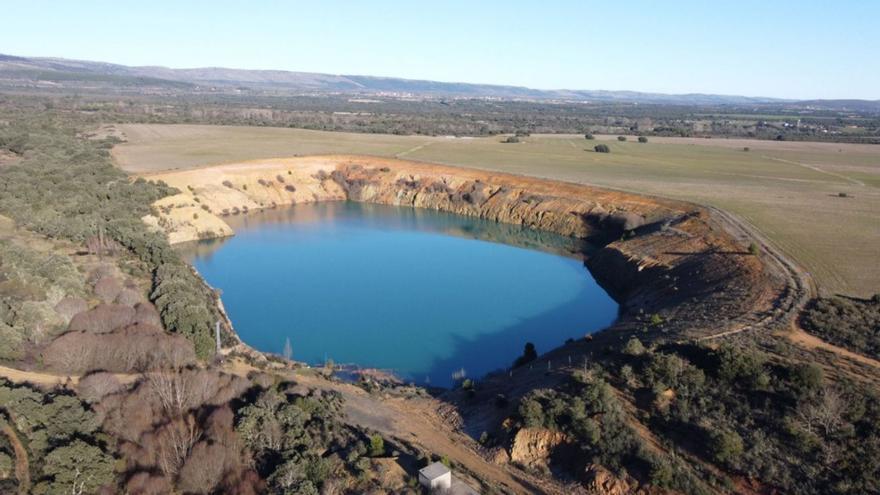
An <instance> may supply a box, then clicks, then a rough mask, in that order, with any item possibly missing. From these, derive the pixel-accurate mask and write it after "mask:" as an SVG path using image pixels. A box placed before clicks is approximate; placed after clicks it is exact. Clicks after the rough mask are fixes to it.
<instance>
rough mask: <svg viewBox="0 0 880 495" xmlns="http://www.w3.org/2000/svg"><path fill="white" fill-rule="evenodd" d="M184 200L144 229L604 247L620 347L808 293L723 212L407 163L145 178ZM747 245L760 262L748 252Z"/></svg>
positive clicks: (244, 167)
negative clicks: (317, 223) (513, 227)
mask: <svg viewBox="0 0 880 495" xmlns="http://www.w3.org/2000/svg"><path fill="white" fill-rule="evenodd" d="M147 177H148V178H149V179H154V180H163V181H165V182H167V183H168V184H170V185H172V186H175V187H177V188H178V189H179V190H180V191H182V192H181V193H180V194H178V195H175V196H172V197H169V198H165V199H163V200H161V201H159V202H157V203H156V204H155V205H154V206H155V208H154V215H152V216H150V217H147V218H146V219H145V220H146V221H147V222H149V223H152V224H154V225H156V226H158V227H161V228H163V229H164V230H165V231H166V232H167V233H168V235H169V238H170V239H171V241H172V242H184V241H189V240H195V239H201V238H211V237H220V236H226V235H232V234H233V232H232V229H231V228H229V226H228V225H227V224H226V223H225V222H224V221H223V217H225V216H229V215H239V214H244V213H247V212H249V211H255V210H259V209H265V208H275V207H280V206H284V205H290V204H296V203H303V202H315V201H338V200H353V201H364V202H371V203H380V204H388V205H401V206H413V207H421V208H431V209H436V210H441V211H447V212H451V213H456V214H461V215H468V216H478V217H481V218H486V219H490V220H496V221H499V222H506V223H513V224H521V225H527V226H529V227H533V228H536V229H541V230H546V231H551V232H554V233H557V234H562V235H566V236H574V237H578V238H584V239H588V240H591V241H592V242H593V243H594V244H597V245H599V246H601V249H599V250H598V251H597V252H595V253H593V254H592V255H591V256H590V257H589V259H588V260H587V264H588V266H589V267H590V269H591V271H592V272H593V274H594V275H595V276H596V278H597V280H599V282H600V283H602V284H603V285H604V286H605V287H606V289H607V290H608V291H609V292H610V293H611V294H612V295H613V296H614V297H615V298H616V299H617V300H618V302H619V303H620V304H621V310H622V313H621V318H620V319H619V321H618V323H617V324H616V325H615V329H616V330H617V331H616V332H615V334H616V336H617V338H625V336H626V335H627V334H628V333H631V332H639V334H640V336H641V335H643V334H647V335H645V336H646V337H647V338H651V336H660V335H662V336H665V337H666V338H673V339H681V340H690V339H700V338H711V337H713V336H715V335H718V334H723V333H729V332H738V331H743V330H745V329H752V328H761V327H767V326H776V324H777V323H781V322H785V321H787V320H788V319H789V318H790V317H791V316H792V314H793V311H794V310H795V309H796V308H797V307H798V305H799V303H800V302H801V301H802V300H803V298H804V296H805V294H806V293H807V292H808V290H809V288H808V287H806V286H805V283H803V281H802V280H800V279H799V278H798V274H797V273H794V271H796V269H795V268H794V267H792V266H790V265H789V264H786V262H785V260H784V259H782V258H777V257H776V255H775V252H773V251H772V248H771V247H770V246H766V245H764V244H763V243H762V242H761V241H760V239H754V238H751V237H750V236H749V233H748V232H747V231H746V230H744V229H743V228H742V226H738V225H734V224H733V223H732V222H733V221H732V220H731V219H729V218H727V217H726V216H725V215H723V214H722V212H717V211H714V210H710V209H707V208H704V207H701V206H697V205H693V204H690V203H685V202H680V201H672V200H665V199H660V198H652V197H646V196H639V195H635V194H630V193H623V192H618V191H612V190H608V189H602V188H596V187H590V186H584V185H578V184H571V183H564V182H556V181H548V180H541V179H535V178H527V177H522V176H515V175H509V174H500V173H491V172H484V171H477V170H470V169H461V168H455V167H448V166H440V165H432V164H424V163H417V162H410V161H405V160H394V159H380V158H372V157H361V156H346V155H340V156H336V155H331V156H318V157H300V158H290V159H273V160H258V161H252V162H245V163H236V164H228V165H219V166H212V167H205V168H200V169H191V170H186V171H179V172H167V173H159V174H152V175H149V176H147ZM750 242H757V244H758V245H759V246H762V253H761V254H759V255H754V254H751V253H750V252H749V249H748V245H749V243H750Z"/></svg>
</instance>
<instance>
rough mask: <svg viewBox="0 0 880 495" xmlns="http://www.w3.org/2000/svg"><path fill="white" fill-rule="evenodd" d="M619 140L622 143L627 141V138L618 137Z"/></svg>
mask: <svg viewBox="0 0 880 495" xmlns="http://www.w3.org/2000/svg"><path fill="white" fill-rule="evenodd" d="M617 140H618V141H620V142H621V143H622V142H624V141H626V136H617Z"/></svg>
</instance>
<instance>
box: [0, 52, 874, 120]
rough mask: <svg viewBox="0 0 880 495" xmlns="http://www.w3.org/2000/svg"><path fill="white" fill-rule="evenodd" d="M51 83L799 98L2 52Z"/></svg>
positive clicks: (7, 65)
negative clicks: (145, 62)
mask: <svg viewBox="0 0 880 495" xmlns="http://www.w3.org/2000/svg"><path fill="white" fill-rule="evenodd" d="M4 82H6V83H13V84H23V83H27V82H32V83H40V82H46V83H50V84H57V85H60V86H64V85H65V84H67V85H75V84H93V85H94V84H101V83H103V84H108V85H115V86H123V87H132V86H150V87H158V88H177V89H184V88H192V89H197V88H204V87H210V88H212V89H214V90H217V89H219V90H241V89H254V90H260V91H274V92H285V93H287V92H289V93H351V94H383V93H384V94H397V95H413V96H423V97H453V98H455V97H458V98H499V99H529V100H565V101H579V102H627V103H654V104H669V105H744V104H746V105H747V104H785V103H795V102H797V100H790V99H780V98H765V97H748V96H733V95H714V94H678V95H676V94H662V93H645V92H638V91H608V90H565V89H560V90H540V89H532V88H527V87H522V86H506V85H494V84H472V83H457V82H439V81H428V80H418V79H403V78H396V77H376V76H359V75H333V74H320V73H312V72H294V71H284V70H247V69H230V68H223V67H203V68H192V69H172V68H169V67H161V66H141V67H130V66H126V65H120V64H113V63H107V62H93V61H85V60H70V59H63V58H44V57H17V56H13V55H3V54H0V83H4ZM798 103H801V104H806V103H809V104H813V105H815V106H818V107H828V106H834V107H839V106H840V105H841V104H844V105H845V106H847V107H853V108H862V107H864V108H867V109H873V110H878V109H880V101H869V100H815V101H810V102H798Z"/></svg>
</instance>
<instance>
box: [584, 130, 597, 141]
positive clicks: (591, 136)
mask: <svg viewBox="0 0 880 495" xmlns="http://www.w3.org/2000/svg"><path fill="white" fill-rule="evenodd" d="M584 139H586V140H588V141H592V140H594V139H596V138H595V137H594V136H593V135H592V134H590V133H589V132H588V133H586V134H584Z"/></svg>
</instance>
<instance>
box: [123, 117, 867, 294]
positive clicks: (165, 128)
mask: <svg viewBox="0 0 880 495" xmlns="http://www.w3.org/2000/svg"><path fill="white" fill-rule="evenodd" d="M113 127H114V129H112V130H111V132H115V133H119V134H120V135H121V136H122V137H123V139H124V140H125V141H126V142H125V143H123V144H120V145H118V146H116V147H115V148H114V150H113V155H114V158H115V160H116V162H117V163H118V164H119V165H120V166H121V167H122V168H124V169H125V170H127V171H130V172H133V173H139V174H145V173H150V172H157V171H164V170H173V169H185V168H194V167H200V166H206V165H213V164H219V163H228V162H238V161H244V160H250V159H257V158H273V157H287V156H293V155H313V154H329V153H349V154H366V155H375V156H383V157H399V158H406V159H409V160H418V161H426V162H433V163H442V164H448V165H456V166H465V167H473V168H480V169H487V170H494V171H502V172H510V173H516V174H523V175H532V176H539V177H546V178H553V179H558V180H564V181H571V182H579V183H586V184H594V185H598V186H603V187H609V188H614V189H620V190H626V191H632V192H638V193H644V194H651V195H657V196H664V197H670V198H676V199H683V200H689V201H694V202H697V203H701V204H707V205H712V206H716V207H719V208H723V209H725V210H727V211H730V212H732V213H734V214H736V215H737V216H739V217H740V218H741V219H743V220H746V221H747V222H749V223H751V224H752V225H753V226H754V227H756V228H757V229H758V230H760V231H761V232H762V233H763V234H764V235H765V236H766V237H768V238H769V239H770V240H771V242H773V243H775V244H776V245H777V246H778V247H779V248H781V249H782V250H783V251H785V252H786V253H788V254H789V255H790V256H791V257H792V258H794V259H795V260H797V261H798V262H799V263H800V264H801V265H803V266H804V267H805V268H806V269H807V270H808V271H809V272H810V273H811V274H812V275H813V276H814V278H815V279H816V281H817V283H818V285H819V287H820V289H821V291H822V292H823V293H841V294H847V295H853V296H862V297H865V296H870V295H871V294H873V293H875V292H877V291H878V281H880V265H878V263H877V258H878V254H880V253H878V247H877V246H878V241H880V220H878V212H880V146H872V145H863V144H836V143H813V142H786V141H781V142H777V141H758V140H744V139H702V138H662V137H650V138H649V142H648V143H639V142H637V140H636V138H635V137H634V136H629V137H628V140H627V141H626V142H620V141H618V140H617V137H616V136H596V140H595V141H590V140H586V139H584V137H583V136H579V135H532V136H528V137H524V138H522V139H521V142H520V143H502V142H501V141H502V140H503V138H502V137H499V136H495V137H486V138H453V137H424V136H393V135H376V134H354V133H337V132H332V133H331V132H322V131H308V130H299V129H284V128H269V127H235V126H202V125H147V124H126V125H116V126H113ZM597 141H599V142H602V143H604V144H608V145H609V146H610V148H611V152H610V153H595V152H593V151H592V148H593V146H594V145H595V144H596V142H597ZM746 149H748V150H746Z"/></svg>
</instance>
